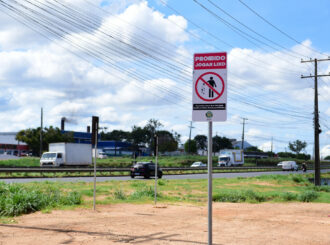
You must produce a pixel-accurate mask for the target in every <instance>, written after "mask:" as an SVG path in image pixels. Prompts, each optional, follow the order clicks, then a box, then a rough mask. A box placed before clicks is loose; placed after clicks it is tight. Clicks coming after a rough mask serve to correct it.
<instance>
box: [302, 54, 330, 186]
mask: <svg viewBox="0 0 330 245" xmlns="http://www.w3.org/2000/svg"><path fill="white" fill-rule="evenodd" d="M329 60H330V57H329V58H327V59H314V60H312V59H310V60H301V63H307V62H314V68H315V71H314V75H311V74H310V75H309V76H303V75H301V78H314V164H315V176H314V184H315V185H321V170H320V168H321V167H320V138H319V134H320V133H321V129H320V124H319V101H318V92H317V91H318V89H317V78H318V77H327V76H330V73H329V74H328V75H326V74H324V75H318V74H317V62H320V61H329Z"/></svg>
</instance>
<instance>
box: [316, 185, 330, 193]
mask: <svg viewBox="0 0 330 245" xmlns="http://www.w3.org/2000/svg"><path fill="white" fill-rule="evenodd" d="M313 189H314V190H315V191H323V192H330V186H328V185H322V186H313Z"/></svg>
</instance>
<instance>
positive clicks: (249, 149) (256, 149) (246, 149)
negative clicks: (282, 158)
mask: <svg viewBox="0 0 330 245" xmlns="http://www.w3.org/2000/svg"><path fill="white" fill-rule="evenodd" d="M245 151H254V152H263V151H262V150H260V149H259V148H258V147H256V146H250V147H248V148H245Z"/></svg>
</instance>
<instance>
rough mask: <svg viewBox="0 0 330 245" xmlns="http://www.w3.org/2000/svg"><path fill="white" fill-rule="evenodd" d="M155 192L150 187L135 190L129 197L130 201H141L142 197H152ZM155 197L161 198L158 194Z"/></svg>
mask: <svg viewBox="0 0 330 245" xmlns="http://www.w3.org/2000/svg"><path fill="white" fill-rule="evenodd" d="M154 196H155V190H154V189H153V188H152V187H151V186H146V187H144V188H143V189H139V190H136V191H135V192H133V193H132V194H131V196H130V198H131V199H141V198H143V197H154ZM157 196H158V197H159V196H161V194H160V193H159V192H157Z"/></svg>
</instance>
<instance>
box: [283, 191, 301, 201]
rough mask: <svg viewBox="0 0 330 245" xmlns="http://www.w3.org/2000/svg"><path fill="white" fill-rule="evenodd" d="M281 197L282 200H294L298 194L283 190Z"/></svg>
mask: <svg viewBox="0 0 330 245" xmlns="http://www.w3.org/2000/svg"><path fill="white" fill-rule="evenodd" d="M281 197H282V199H283V200H284V201H294V200H297V199H298V195H297V194H295V193H292V192H284V193H283V194H282V195H281Z"/></svg>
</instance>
